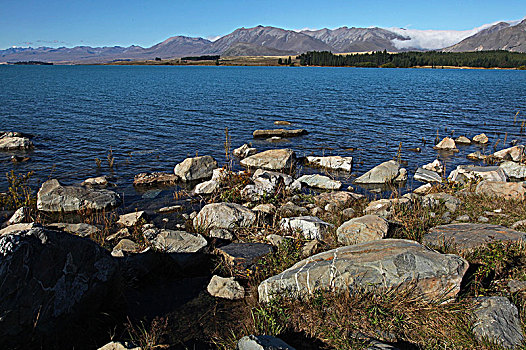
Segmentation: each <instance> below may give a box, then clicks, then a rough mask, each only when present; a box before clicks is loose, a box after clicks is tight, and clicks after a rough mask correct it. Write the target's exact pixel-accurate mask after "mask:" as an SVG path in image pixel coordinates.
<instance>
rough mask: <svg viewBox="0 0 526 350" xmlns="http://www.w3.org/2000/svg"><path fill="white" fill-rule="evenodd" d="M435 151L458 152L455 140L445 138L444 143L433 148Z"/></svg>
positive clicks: (441, 142)
mask: <svg viewBox="0 0 526 350" xmlns="http://www.w3.org/2000/svg"><path fill="white" fill-rule="evenodd" d="M433 149H436V150H438V151H450V152H458V149H457V145H456V144H455V140H453V139H452V138H451V137H444V138H443V139H442V141H440V142H439V143H438V144H437V145H436V146H435V147H433Z"/></svg>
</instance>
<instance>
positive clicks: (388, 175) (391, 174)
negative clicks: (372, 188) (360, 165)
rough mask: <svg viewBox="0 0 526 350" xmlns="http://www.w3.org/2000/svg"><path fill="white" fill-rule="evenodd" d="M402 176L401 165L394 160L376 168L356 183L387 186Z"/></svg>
mask: <svg viewBox="0 0 526 350" xmlns="http://www.w3.org/2000/svg"><path fill="white" fill-rule="evenodd" d="M404 171H405V169H404ZM400 174H401V169H400V164H398V163H397V162H395V161H394V160H389V161H387V162H383V163H382V164H380V165H377V166H375V167H374V168H372V169H371V170H369V171H368V172H366V173H365V174H363V175H362V176H360V177H359V178H357V179H356V180H355V181H354V182H355V183H358V184H385V183H389V182H392V181H397V180H396V179H397V177H398V176H399V175H400Z"/></svg>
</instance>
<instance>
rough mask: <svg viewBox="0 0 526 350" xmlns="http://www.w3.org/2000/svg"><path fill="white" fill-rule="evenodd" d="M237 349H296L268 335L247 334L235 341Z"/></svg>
mask: <svg viewBox="0 0 526 350" xmlns="http://www.w3.org/2000/svg"><path fill="white" fill-rule="evenodd" d="M237 350H296V349H295V348H293V347H292V346H290V345H288V344H287V343H285V342H284V341H283V340H281V339H279V338H276V337H273V336H270V335H258V336H255V335H248V336H244V337H243V338H241V339H240V340H239V342H238V343H237Z"/></svg>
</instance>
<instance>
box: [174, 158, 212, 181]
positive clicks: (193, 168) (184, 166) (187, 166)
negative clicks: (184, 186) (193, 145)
mask: <svg viewBox="0 0 526 350" xmlns="http://www.w3.org/2000/svg"><path fill="white" fill-rule="evenodd" d="M216 168H217V161H216V160H215V159H214V158H212V157H211V156H201V157H193V158H186V159H185V160H183V161H182V162H181V163H179V164H177V165H176V166H175V168H174V174H175V175H177V176H178V177H179V178H180V179H181V180H182V181H185V182H187V181H194V180H202V179H207V178H210V177H212V173H213V170H214V169H216Z"/></svg>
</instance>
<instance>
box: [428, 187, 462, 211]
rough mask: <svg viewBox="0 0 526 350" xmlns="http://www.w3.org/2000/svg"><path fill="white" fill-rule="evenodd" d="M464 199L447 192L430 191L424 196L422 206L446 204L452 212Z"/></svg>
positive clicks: (429, 206)
mask: <svg viewBox="0 0 526 350" xmlns="http://www.w3.org/2000/svg"><path fill="white" fill-rule="evenodd" d="M461 204H462V201H461V200H460V199H458V198H457V197H454V196H452V195H450V194H448V193H445V192H439V193H430V194H427V195H425V196H424V197H422V206H424V207H426V208H436V207H438V206H440V205H444V206H445V207H446V208H447V209H448V210H449V211H451V212H452V213H454V212H456V211H457V209H458V207H459V206H460V205H461Z"/></svg>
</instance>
